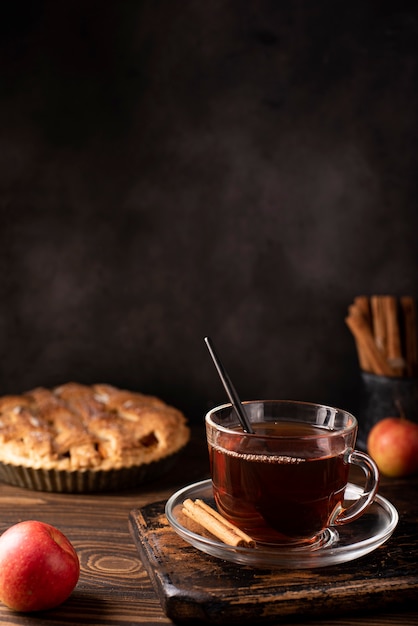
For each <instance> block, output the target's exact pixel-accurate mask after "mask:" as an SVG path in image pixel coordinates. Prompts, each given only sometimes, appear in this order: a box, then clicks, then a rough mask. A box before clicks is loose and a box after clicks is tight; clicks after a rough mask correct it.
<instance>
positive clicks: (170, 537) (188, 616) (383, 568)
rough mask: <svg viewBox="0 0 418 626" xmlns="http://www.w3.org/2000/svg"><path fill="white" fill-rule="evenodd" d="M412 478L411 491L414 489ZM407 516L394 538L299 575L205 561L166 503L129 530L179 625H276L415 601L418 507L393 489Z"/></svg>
mask: <svg viewBox="0 0 418 626" xmlns="http://www.w3.org/2000/svg"><path fill="white" fill-rule="evenodd" d="M417 484H418V483H417V481H413V480H412V479H411V480H410V482H409V486H410V487H412V485H414V486H415V490H416V488H417ZM388 491H389V493H390V497H391V498H392V499H393V498H394V497H396V498H397V502H398V506H401V507H403V508H404V511H407V513H406V514H405V513H404V515H403V517H402V520H401V522H400V524H399V526H398V528H397V529H396V530H395V534H394V536H393V537H391V538H390V539H389V540H388V541H387V542H386V543H385V544H383V545H382V546H380V547H379V548H378V549H377V550H375V551H374V552H372V553H370V554H368V555H366V556H364V557H362V558H360V559H357V560H354V561H350V562H349V563H343V564H339V565H334V566H329V567H324V568H318V569H302V570H269V569H254V568H253V567H250V566H241V565H235V564H232V563H229V562H226V561H222V560H220V559H217V558H214V557H211V556H208V555H205V554H203V553H201V552H200V551H198V550H196V549H195V548H193V547H192V546H190V545H188V544H187V543H186V542H184V541H183V539H182V538H181V537H179V536H178V535H177V534H176V533H175V532H174V531H173V530H172V529H171V527H170V526H169V524H168V521H167V519H166V516H165V513H164V506H165V502H160V503H153V504H151V505H148V506H146V507H143V508H142V510H134V511H132V512H131V514H130V523H131V532H132V534H133V537H134V540H135V542H136V544H137V546H138V550H139V553H140V555H141V558H142V560H143V562H144V564H145V565H146V566H147V569H148V572H149V574H150V577H151V579H152V580H153V583H154V586H155V589H156V591H157V593H158V595H159V597H160V600H161V603H162V606H163V607H164V610H165V612H166V614H167V615H168V616H169V617H170V618H171V619H173V620H174V621H176V622H183V623H187V622H194V621H196V620H201V621H205V622H209V623H213V624H233V623H237V624H238V623H239V624H242V623H246V622H250V623H272V622H274V621H277V619H279V618H281V619H283V618H297V617H301V616H306V615H309V616H318V615H338V614H340V613H341V609H342V607H344V611H345V612H359V611H361V610H363V611H364V610H368V609H369V608H370V607H371V606H373V607H380V608H383V607H389V606H393V605H399V604H401V603H405V602H412V601H413V600H414V599H415V598H416V596H417V592H418V549H417V543H416V523H417V520H418V507H417V504H416V502H413V503H411V502H410V501H409V498H408V496H407V495H406V494H407V492H406V491H401V493H403V494H404V498H405V499H404V500H402V496H401V497H399V495H397V494H398V490H397V489H393V488H392V489H388Z"/></svg>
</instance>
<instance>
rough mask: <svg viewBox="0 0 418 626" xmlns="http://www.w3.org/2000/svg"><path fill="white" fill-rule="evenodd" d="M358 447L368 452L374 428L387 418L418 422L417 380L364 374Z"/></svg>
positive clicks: (362, 377) (362, 374) (362, 376)
mask: <svg viewBox="0 0 418 626" xmlns="http://www.w3.org/2000/svg"><path fill="white" fill-rule="evenodd" d="M361 387H362V388H361V395H360V406H359V414H358V423H359V428H358V435H357V444H356V445H357V447H358V448H360V449H362V450H366V447H367V436H368V434H369V432H370V430H371V428H372V427H373V426H374V425H375V424H376V423H377V422H378V421H380V420H381V419H383V418H385V417H405V418H406V419H409V420H411V421H412V422H418V378H405V377H403V378H394V377H388V376H378V375H376V374H369V373H368V372H361Z"/></svg>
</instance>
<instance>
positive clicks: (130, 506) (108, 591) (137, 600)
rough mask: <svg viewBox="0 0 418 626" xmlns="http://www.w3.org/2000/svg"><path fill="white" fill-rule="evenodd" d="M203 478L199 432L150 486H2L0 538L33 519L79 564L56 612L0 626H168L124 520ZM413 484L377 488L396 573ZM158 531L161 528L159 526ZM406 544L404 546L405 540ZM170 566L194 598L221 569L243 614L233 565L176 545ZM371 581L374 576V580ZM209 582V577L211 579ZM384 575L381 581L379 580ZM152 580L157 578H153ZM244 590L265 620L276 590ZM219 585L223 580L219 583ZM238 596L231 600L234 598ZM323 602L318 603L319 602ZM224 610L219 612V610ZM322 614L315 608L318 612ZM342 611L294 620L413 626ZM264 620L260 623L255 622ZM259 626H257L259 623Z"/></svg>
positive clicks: (376, 608)
mask: <svg viewBox="0 0 418 626" xmlns="http://www.w3.org/2000/svg"><path fill="white" fill-rule="evenodd" d="M206 477H207V456H206V448H205V441H204V438H203V435H202V432H201V431H195V432H194V434H193V443H192V445H191V446H190V448H189V449H188V450H187V452H186V453H185V455H184V457H183V459H182V460H181V462H179V463H178V464H177V466H176V467H175V469H174V470H172V471H171V472H170V473H169V474H167V475H166V476H164V477H161V478H159V479H158V480H157V481H155V482H153V483H149V484H148V485H142V486H141V488H138V489H136V490H130V491H127V492H123V493H114V494H97V495H94V494H89V495H86V496H82V495H78V494H77V495H72V494H65V495H60V494H52V493H42V492H35V491H29V490H24V489H20V488H17V487H12V486H10V485H5V484H0V532H3V531H4V530H5V529H6V528H8V527H9V526H11V525H12V524H14V523H17V522H19V521H21V520H24V519H39V520H43V521H45V522H48V523H51V524H54V525H55V526H57V527H58V528H60V529H61V530H62V531H63V532H64V533H65V534H66V535H67V536H68V538H69V539H70V540H71V541H72V542H73V544H74V547H75V548H76V550H77V552H78V554H79V557H80V562H81V574H80V579H79V582H78V584H77V587H76V588H75V590H74V592H73V594H72V595H71V596H70V598H69V599H68V600H67V601H66V602H65V603H64V604H62V605H61V606H60V607H57V608H56V609H53V610H51V611H48V612H41V613H37V614H32V615H27V614H19V613H14V612H12V611H10V610H9V609H8V608H7V607H5V606H4V605H2V604H1V603H0V624H1V625H2V626H3V625H6V626H7V625H19V626H51V625H56V626H64V625H66V626H74V624H80V625H90V626H119V625H121V626H122V625H123V626H131V625H132V626H133V625H138V624H139V625H141V624H142V625H147V626H154V625H155V626H156V625H157V624H159V625H161V624H171V623H172V620H171V619H170V617H169V616H168V615H167V614H166V612H165V610H164V605H163V604H162V603H161V598H160V596H159V594H158V593H157V591H156V589H155V586H154V584H155V581H154V580H152V579H151V577H150V574H149V571H148V569H147V567H148V564H147V563H145V564H144V563H143V562H142V560H141V558H140V557H139V554H138V550H137V547H136V544H135V542H134V541H133V538H132V536H131V533H130V528H129V515H130V512H131V511H132V510H134V509H137V510H140V511H144V509H145V511H147V509H146V507H147V506H151V507H155V506H159V505H158V503H159V502H163V501H164V500H166V499H167V498H168V497H169V496H170V495H171V494H172V493H173V492H174V491H176V490H177V489H178V488H179V487H181V486H183V485H186V484H189V483H191V482H195V481H197V480H200V479H202V478H206ZM416 489H417V482H416V481H415V480H410V481H392V482H390V483H388V481H386V482H384V483H383V484H382V493H383V495H385V496H387V497H388V498H389V499H391V500H392V501H393V502H394V503H397V504H398V506H399V512H400V514H401V522H400V526H399V533H400V534H398V531H396V535H395V536H394V538H393V540H391V543H390V544H388V549H389V546H390V551H389V553H387V552H385V554H386V555H387V556H388V558H389V559H390V560H391V562H392V563H394V562H395V561H396V562H397V563H398V572H399V574H400V575H401V574H402V573H403V572H404V571H405V562H406V561H407V560H408V559H409V557H408V554H410V555H411V557H412V556H413V555H414V554H415V555H416V539H414V537H415V536H416V530H415V529H416V517H415V518H414V517H413V515H415V513H416V509H413V510H414V511H415V513H414V514H412V513H411V511H412V508H413V507H415V506H416V505H415V504H414V497H413V496H414V494H416ZM162 522H163V523H162V528H163V530H164V524H165V522H164V520H162ZM408 537H409V539H408ZM173 558H174V559H176V560H177V561H182V562H183V564H184V563H186V565H187V568H188V570H189V574H190V577H192V574H193V576H194V585H195V587H196V593H198V592H199V593H203V592H202V591H199V587H200V586H201V580H202V576H203V578H204V579H206V580H210V586H209V588H208V590H206V591H205V592H204V593H205V597H206V598H207V595H208V593H209V594H210V593H212V592H213V591H214V590H215V591H216V588H217V585H219V579H217V578H216V576H217V575H218V574H219V572H220V570H221V569H222V570H223V569H224V568H225V572H226V574H227V579H228V581H229V583H228V589H229V593H230V594H231V595H233V594H234V593H235V591H234V590H235V589H239V590H241V592H240V597H239V598H237V603H241V606H242V607H244V608H245V602H246V600H245V598H243V595H244V594H243V584H242V579H241V578H240V577H239V576H238V573H237V568H236V567H234V566H232V565H231V564H222V563H221V562H220V563H217V564H216V565H215V564H214V563H213V560H211V559H210V557H208V559H207V560H206V559H205V564H204V566H203V568H201V567H200V563H201V561H199V560H198V559H197V558H196V551H195V550H194V549H192V548H191V547H190V546H187V544H185V543H182V544H181V546H180V545H179V550H178V551H175V552H173ZM375 573H377V572H375ZM212 574H214V577H212ZM331 574H333V572H332V571H331V570H329V572H328V573H327V572H325V571H324V572H323V573H322V574H321V577H322V581H323V587H324V590H325V589H326V588H327V587H329V585H330V583H332V577H331ZM382 574H383V573H382ZM156 575H158V572H156ZM305 575H306V573H305V574H300V578H299V581H298V582H297V584H299V585H303V584H304V576H305ZM360 576H361V562H360V561H359V562H358V563H357V569H356V572H355V579H356V580H359V577H360ZM246 577H247V578H246V582H247V583H248V585H249V587H248V590H249V591H250V592H251V585H252V587H253V588H255V589H258V590H259V593H260V607H261V605H262V604H265V605H268V606H267V608H266V609H265V611H266V613H268V612H269V611H270V612H271V611H272V610H273V609H274V603H275V602H276V598H275V591H274V589H267V588H266V587H265V585H264V583H263V580H262V579H260V578H259V572H257V571H253V572H252V573H250V572H248V573H247V574H246ZM223 580H225V578H223ZM235 595H236V594H235ZM211 601H212V606H213V610H214V611H215V608H216V606H215V605H216V601H217V600H216V596H215V597H213V596H212V597H211ZM317 601H318V602H319V603H320V602H323V600H321V598H319V599H318V600H317ZM221 605H222V602H221V601H219V603H218V606H219V608H221ZM318 608H320V604H318ZM348 608H349V607H346V606H345V605H343V606H342V607H341V611H340V613H341V614H340V615H333V616H329V617H325V615H321V611H319V613H318V615H317V617H316V618H315V620H314V621H313V622H312V619H311V616H310V615H307V616H300V617H298V618H297V622H296V623H298V624H300V625H302V624H303V625H305V624H306V625H311V624H313V625H314V626H372V625H373V626H374V625H375V624H379V625H381V626H395V625H396V626H398V625H399V624H400V623H402V625H403V626H416V624H417V623H418V612H416V611H412V609H409V607H408V606H406V605H404V604H403V603H401V605H398V606H396V607H391V608H390V609H389V608H385V609H384V611H383V612H382V608H383V607H382V606H381V605H380V602H379V603H376V602H374V601H371V602H370V606H368V607H363V609H362V612H361V613H360V614H355V615H350V616H348V615H347V609H348ZM260 616H261V617H262V615H261V614H260ZM257 621H259V620H257ZM272 623H277V624H280V625H287V624H294V623H295V621H294V618H292V617H291V616H289V617H281V618H278V619H277V620H276V619H275V618H274V617H273V618H272Z"/></svg>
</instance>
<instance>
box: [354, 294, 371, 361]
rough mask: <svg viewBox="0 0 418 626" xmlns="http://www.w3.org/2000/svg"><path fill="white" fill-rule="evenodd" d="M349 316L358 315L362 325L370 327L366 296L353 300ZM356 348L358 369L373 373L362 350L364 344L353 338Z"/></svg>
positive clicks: (364, 350)
mask: <svg viewBox="0 0 418 626" xmlns="http://www.w3.org/2000/svg"><path fill="white" fill-rule="evenodd" d="M349 312H350V315H359V316H361V317H362V320H363V323H365V324H367V325H368V326H371V317H370V306H369V300H368V298H367V296H357V297H356V298H354V304H353V305H351V306H350V309H349ZM354 341H355V343H356V348H357V356H358V360H359V365H360V368H361V369H362V370H363V371H364V372H373V363H372V362H370V358H369V356H368V351H367V349H365V348H364V342H362V341H360V340H359V339H358V338H357V337H354Z"/></svg>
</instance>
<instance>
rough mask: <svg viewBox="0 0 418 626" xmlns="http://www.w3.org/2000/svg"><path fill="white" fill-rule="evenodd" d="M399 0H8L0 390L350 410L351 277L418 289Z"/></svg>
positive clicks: (416, 17)
mask: <svg viewBox="0 0 418 626" xmlns="http://www.w3.org/2000/svg"><path fill="white" fill-rule="evenodd" d="M413 5H414V3H410V2H408V3H406V2H379V1H376V2H370V1H367V0H366V1H361V2H360V1H357V2H340V1H335V0H333V1H322V0H318V1H315V2H312V1H310V0H306V1H305V2H302V1H290V2H289V1H277V0H270V1H269V0H260V1H258V2H245V1H242V0H235V1H225V0H224V1H221V0H211V1H210V2H202V1H199V0H196V1H191V0H178V1H176V0H160V1H157V0H144V1H126V2H123V1H121V2H117V1H114V2H102V1H100V2H99V1H96V2H94V1H93V2H92V1H90V2H89V1H86V2H81V1H78V0H77V1H71V2H70V1H59V2H57V1H55V0H51V1H49V2H48V1H44V2H31V3H29V2H25V3H22V2H15V3H11V2H10V3H2V4H1V9H0V49H1V55H0V71H1V97H0V201H1V227H0V262H1V276H0V287H1V291H0V293H1V302H0V349H1V358H0V392H1V393H2V394H3V393H17V392H21V391H25V390H27V389H30V388H31V387H33V386H36V385H46V386H51V385H54V384H59V383H61V382H64V381H67V380H78V381H80V382H86V383H91V382H109V383H113V384H116V385H120V386H125V387H127V388H131V389H138V390H140V391H143V392H145V393H155V394H158V395H159V396H161V397H163V398H164V399H165V400H167V401H169V402H171V403H174V404H175V405H177V406H178V407H179V408H181V409H183V410H184V411H185V412H186V414H187V416H188V417H189V418H190V419H191V420H201V419H203V413H204V411H205V410H206V409H207V408H209V407H211V406H213V405H214V404H217V403H220V402H224V401H225V400H226V396H225V393H224V390H223V388H222V386H221V384H220V382H219V379H218V377H217V374H216V370H215V369H214V366H213V364H212V362H211V360H210V357H209V353H208V352H207V349H206V347H205V344H204V341H203V338H204V336H205V335H210V336H211V337H212V338H213V340H214V342H215V344H216V346H217V347H218V350H219V352H220V353H221V354H222V356H223V358H224V361H225V364H226V365H227V367H228V369H229V371H230V374H231V376H232V378H233V379H234V382H235V386H236V387H237V390H238V391H239V393H240V395H241V396H242V398H244V399H255V398H260V397H267V396H269V397H272V398H273V397H274V398H292V399H302V400H308V401H319V402H326V403H330V404H337V405H340V406H343V407H344V408H348V409H351V410H355V408H356V403H357V395H358V389H359V372H358V363H357V356H356V351H355V346H354V341H353V338H352V336H351V334H350V332H349V331H348V329H347V327H346V325H345V323H344V317H345V315H346V312H347V308H348V305H349V304H350V303H351V302H352V300H353V298H354V296H355V295H358V294H363V293H364V294H373V293H393V294H398V295H403V294H408V295H412V296H414V297H417V296H418V280H417V279H418V265H417V260H418V258H417V257H418V247H417V232H418V230H417V227H418V212H417V104H418V90H417V53H418V50H417V46H418V44H417V42H418V11H417V9H415V8H414V6H413Z"/></svg>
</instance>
